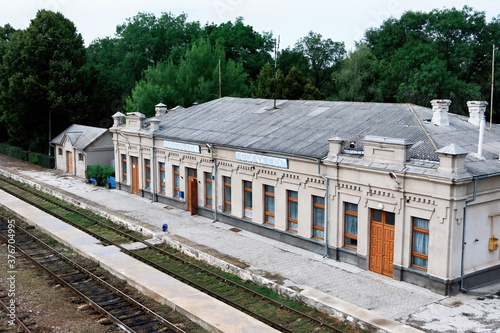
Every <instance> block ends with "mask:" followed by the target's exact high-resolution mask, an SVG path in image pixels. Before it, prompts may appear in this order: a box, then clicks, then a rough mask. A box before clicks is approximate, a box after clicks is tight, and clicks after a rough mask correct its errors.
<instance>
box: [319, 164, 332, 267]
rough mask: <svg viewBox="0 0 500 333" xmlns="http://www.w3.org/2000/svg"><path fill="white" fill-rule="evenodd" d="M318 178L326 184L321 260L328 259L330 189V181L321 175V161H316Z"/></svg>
mask: <svg viewBox="0 0 500 333" xmlns="http://www.w3.org/2000/svg"><path fill="white" fill-rule="evenodd" d="M318 176H320V177H321V178H323V179H324V180H325V182H326V193H325V254H324V255H323V258H328V215H329V212H328V206H329V205H328V188H329V187H330V186H329V185H330V181H329V179H328V178H327V177H325V176H323V175H322V174H321V159H318Z"/></svg>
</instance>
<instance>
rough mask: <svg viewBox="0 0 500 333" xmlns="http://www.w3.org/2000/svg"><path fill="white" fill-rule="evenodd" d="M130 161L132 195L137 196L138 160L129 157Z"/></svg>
mask: <svg viewBox="0 0 500 333" xmlns="http://www.w3.org/2000/svg"><path fill="white" fill-rule="evenodd" d="M130 158H131V160H132V193H133V194H137V195H139V159H138V158H137V157H133V156H131V157H130Z"/></svg>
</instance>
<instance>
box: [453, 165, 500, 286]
mask: <svg viewBox="0 0 500 333" xmlns="http://www.w3.org/2000/svg"><path fill="white" fill-rule="evenodd" d="M497 176H500V173H494V174H491V175H486V176H474V177H473V179H474V193H473V194H472V198H471V199H469V200H466V201H465V206H464V222H463V224H462V228H463V229H462V258H461V263H460V291H462V292H464V293H466V292H468V291H469V289H466V288H465V287H464V277H465V276H464V257H465V223H466V221H467V204H469V203H471V202H474V201H476V194H477V181H478V180H479V179H484V178H490V177H497Z"/></svg>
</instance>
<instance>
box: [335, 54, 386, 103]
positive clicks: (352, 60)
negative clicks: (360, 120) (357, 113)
mask: <svg viewBox="0 0 500 333" xmlns="http://www.w3.org/2000/svg"><path fill="white" fill-rule="evenodd" d="M378 72H379V61H378V60H377V59H376V58H375V57H374V56H373V54H371V52H370V49H369V48H368V46H366V45H363V44H360V45H358V46H357V47H356V50H355V51H352V52H350V53H349V56H348V57H347V59H345V60H344V62H343V64H342V68H341V69H340V71H338V72H334V73H333V75H332V78H333V80H334V82H335V86H336V87H337V90H338V95H337V96H336V99H338V100H342V101H357V102H381V101H382V92H381V90H380V88H379V87H378V84H379V81H380V78H379V75H378V74H379V73H378Z"/></svg>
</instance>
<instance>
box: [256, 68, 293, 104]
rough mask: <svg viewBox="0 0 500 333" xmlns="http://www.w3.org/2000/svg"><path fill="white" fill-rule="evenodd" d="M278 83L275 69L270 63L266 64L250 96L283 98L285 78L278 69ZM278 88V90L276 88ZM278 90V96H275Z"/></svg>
mask: <svg viewBox="0 0 500 333" xmlns="http://www.w3.org/2000/svg"><path fill="white" fill-rule="evenodd" d="M276 76H277V77H276V82H275V78H274V77H275V74H274V68H273V66H271V64H270V63H266V64H265V65H264V67H262V69H261V70H260V73H259V75H257V79H256V80H255V81H253V82H252V84H251V86H250V96H252V98H274V97H275V96H276V98H283V81H284V79H285V78H284V76H283V74H282V73H281V71H280V70H279V69H278V70H277V71H276ZM275 87H276V88H275ZM275 89H276V95H275V93H274V92H275Z"/></svg>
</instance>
